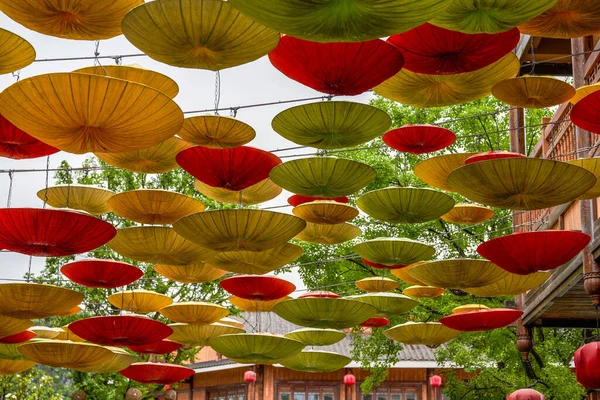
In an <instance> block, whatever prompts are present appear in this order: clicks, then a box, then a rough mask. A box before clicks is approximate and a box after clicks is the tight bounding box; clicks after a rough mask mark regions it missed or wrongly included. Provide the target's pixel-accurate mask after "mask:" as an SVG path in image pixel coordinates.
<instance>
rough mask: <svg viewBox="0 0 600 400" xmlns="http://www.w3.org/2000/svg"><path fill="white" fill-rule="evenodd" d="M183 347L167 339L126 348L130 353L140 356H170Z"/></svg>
mask: <svg viewBox="0 0 600 400" xmlns="http://www.w3.org/2000/svg"><path fill="white" fill-rule="evenodd" d="M181 346H183V345H182V344H181V343H176V342H174V341H172V340H169V339H162V340H160V341H158V342H154V343H150V344H141V345H137V346H127V348H128V349H129V350H131V351H135V352H136V353H142V354H170V353H173V352H175V351H177V350H179V349H180V348H181Z"/></svg>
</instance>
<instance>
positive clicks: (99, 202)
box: [37, 185, 115, 215]
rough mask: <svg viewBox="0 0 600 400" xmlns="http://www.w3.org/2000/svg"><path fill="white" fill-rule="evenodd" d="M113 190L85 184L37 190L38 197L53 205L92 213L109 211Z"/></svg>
mask: <svg viewBox="0 0 600 400" xmlns="http://www.w3.org/2000/svg"><path fill="white" fill-rule="evenodd" d="M114 195H115V192H113V191H112V190H106V189H102V188H99V187H94V186H84V185H58V186H52V187H49V188H47V189H42V190H40V191H39V192H37V197H39V199H40V200H42V201H45V202H46V204H48V205H49V206H51V207H55V208H70V209H73V210H82V211H85V212H88V213H90V214H92V215H100V214H106V213H107V212H109V208H108V200H109V199H110V198H111V197H113V196H114Z"/></svg>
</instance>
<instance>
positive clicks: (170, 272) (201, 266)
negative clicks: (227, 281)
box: [154, 261, 227, 283]
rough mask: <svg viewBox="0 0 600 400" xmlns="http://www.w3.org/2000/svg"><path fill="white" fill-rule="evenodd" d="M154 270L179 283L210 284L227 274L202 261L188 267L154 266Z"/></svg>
mask: <svg viewBox="0 0 600 400" xmlns="http://www.w3.org/2000/svg"><path fill="white" fill-rule="evenodd" d="M154 270H155V271H156V272H158V273H159V274H160V275H162V276H164V277H165V278H167V279H170V280H172V281H175V282H181V283H201V282H210V281H214V280H215V279H219V278H220V277H222V276H223V275H225V274H226V273H227V271H224V270H222V269H219V268H215V267H214V266H213V265H211V264H209V263H206V262H204V261H202V262H199V263H196V264H189V265H165V264H159V265H155V266H154Z"/></svg>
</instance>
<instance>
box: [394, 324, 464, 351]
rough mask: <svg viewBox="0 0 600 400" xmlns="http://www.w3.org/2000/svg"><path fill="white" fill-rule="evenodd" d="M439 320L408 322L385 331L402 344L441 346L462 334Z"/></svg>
mask: <svg viewBox="0 0 600 400" xmlns="http://www.w3.org/2000/svg"><path fill="white" fill-rule="evenodd" d="M460 333H461V332H460V331H457V330H454V329H450V328H447V327H445V326H444V325H442V324H440V323H439V322H406V323H404V324H400V325H396V326H394V327H393V328H390V329H388V330H386V331H385V332H383V334H384V335H385V336H387V337H388V338H390V339H392V340H394V341H396V342H400V343H402V344H409V345H410V344H412V345H424V346H439V345H441V344H444V343H446V342H449V341H450V340H452V339H454V338H455V337H457V336H458V335H460Z"/></svg>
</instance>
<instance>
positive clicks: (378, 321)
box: [358, 317, 390, 328]
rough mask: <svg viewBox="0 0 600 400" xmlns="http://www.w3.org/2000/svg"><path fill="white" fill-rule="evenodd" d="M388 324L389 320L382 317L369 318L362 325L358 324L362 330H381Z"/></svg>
mask: <svg viewBox="0 0 600 400" xmlns="http://www.w3.org/2000/svg"><path fill="white" fill-rule="evenodd" d="M389 324H390V320H389V319H387V318H384V317H373V318H369V319H368V320H366V321H365V322H363V323H360V324H358V326H361V327H363V328H382V327H384V326H388V325H389Z"/></svg>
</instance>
